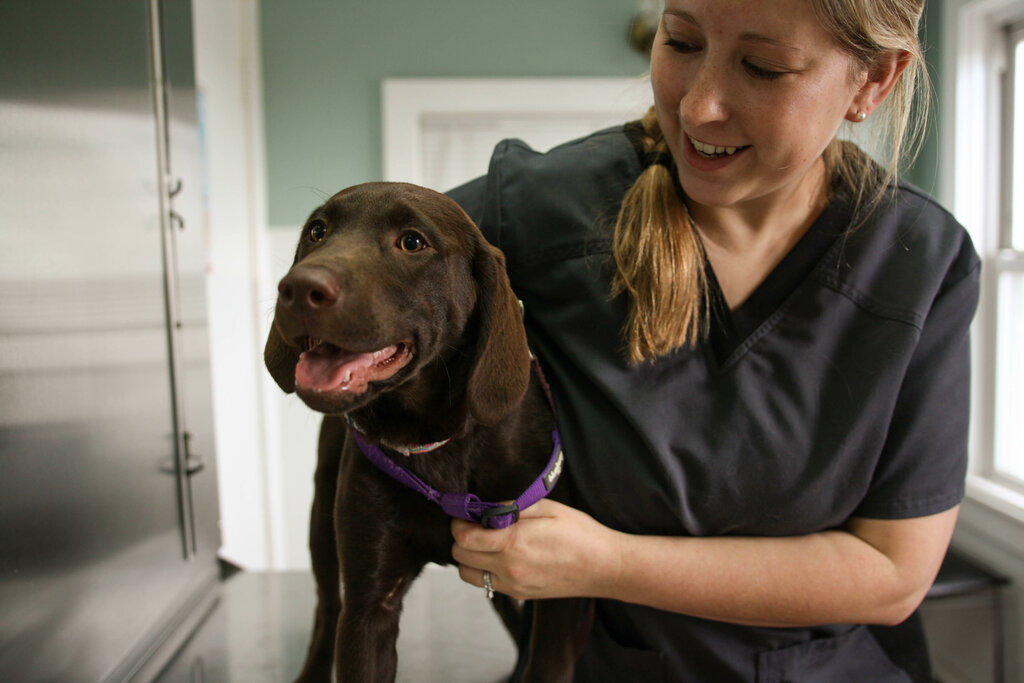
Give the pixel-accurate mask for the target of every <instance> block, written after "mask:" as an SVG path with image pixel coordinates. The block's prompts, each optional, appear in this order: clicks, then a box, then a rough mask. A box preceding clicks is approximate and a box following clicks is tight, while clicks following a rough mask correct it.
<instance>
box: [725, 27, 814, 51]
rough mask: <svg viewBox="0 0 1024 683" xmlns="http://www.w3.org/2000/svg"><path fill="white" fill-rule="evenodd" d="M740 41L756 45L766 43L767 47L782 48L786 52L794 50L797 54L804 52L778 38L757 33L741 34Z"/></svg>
mask: <svg viewBox="0 0 1024 683" xmlns="http://www.w3.org/2000/svg"><path fill="white" fill-rule="evenodd" d="M740 40H745V41H749V42H755V43H765V44H767V45H771V46H772V47H781V48H784V49H786V50H794V51H795V52H803V50H801V49H800V48H798V47H797V46H796V45H790V44H789V43H784V42H782V41H781V40H778V39H777V38H772V37H770V36H766V35H763V34H761V33H755V32H747V33H741V34H740Z"/></svg>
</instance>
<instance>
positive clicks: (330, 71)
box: [260, 0, 647, 225]
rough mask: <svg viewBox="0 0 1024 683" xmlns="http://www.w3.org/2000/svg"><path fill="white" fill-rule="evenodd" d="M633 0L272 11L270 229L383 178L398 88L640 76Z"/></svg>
mask: <svg viewBox="0 0 1024 683" xmlns="http://www.w3.org/2000/svg"><path fill="white" fill-rule="evenodd" d="M635 8H636V3H635V2H634V1H633V0H335V1H333V2H332V1H329V0H261V2H260V12H261V17H260V21H261V39H262V42H263V45H262V49H263V78H264V102H265V109H264V117H265V122H264V123H265V129H266V141H267V149H266V151H267V183H268V213H269V215H268V221H269V224H270V225H294V224H297V223H300V222H302V221H303V220H305V218H306V215H307V214H308V213H309V211H310V210H311V209H312V208H313V207H314V206H315V205H316V204H318V203H319V202H320V201H322V199H323V197H324V196H325V195H329V194H332V193H333V192H335V191H337V190H339V189H341V188H343V187H347V186H348V185H353V184H355V183H359V182H365V181H368V180H379V179H380V177H381V172H382V171H381V158H380V155H381V124H380V117H381V112H380V83H381V80H382V79H384V78H388V77H502V76H636V75H639V74H643V73H646V71H647V60H646V59H645V58H644V57H643V56H642V55H640V54H638V53H636V52H634V51H633V50H631V49H630V47H629V45H628V43H627V40H626V34H627V28H628V25H629V20H630V18H631V17H632V15H633V12H634V10H635Z"/></svg>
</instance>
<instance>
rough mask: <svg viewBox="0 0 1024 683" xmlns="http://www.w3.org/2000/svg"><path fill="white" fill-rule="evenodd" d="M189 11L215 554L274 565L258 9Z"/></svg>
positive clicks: (232, 6) (244, 563) (238, 4)
mask: <svg viewBox="0 0 1024 683" xmlns="http://www.w3.org/2000/svg"><path fill="white" fill-rule="evenodd" d="M193 12H194V13H193V24H194V29H195V43H194V45H195V63H196V81H197V90H198V92H199V94H200V95H201V98H202V103H203V104H202V108H201V115H202V117H203V125H204V128H205V135H204V157H205V159H204V161H205V164H204V166H205V175H206V177H205V180H206V186H207V187H206V191H205V192H204V199H205V200H206V201H205V206H204V219H205V221H206V229H207V232H208V236H209V244H208V249H209V265H210V274H209V277H208V278H207V298H208V308H209V319H210V355H211V363H212V372H213V399H214V420H215V428H216V450H217V453H216V460H217V470H218V490H219V499H220V511H221V514H220V522H221V537H222V538H221V540H222V544H221V548H220V556H221V557H223V558H224V559H226V560H228V561H230V562H233V563H235V564H238V565H240V566H241V567H243V568H245V569H268V568H276V567H280V566H282V557H281V552H280V548H281V547H282V545H283V543H282V541H281V537H282V535H283V533H284V532H283V529H282V528H281V525H280V524H279V523H278V520H279V519H280V517H281V513H280V509H279V508H280V505H279V503H278V500H279V498H280V496H278V495H277V483H276V482H277V481H278V480H279V477H278V476H277V475H276V473H275V471H274V460H273V459H271V458H269V457H268V449H267V446H268V439H267V433H268V431H269V432H273V430H274V425H275V424H276V414H275V413H273V412H272V411H268V410H267V408H266V405H265V403H266V401H265V395H266V390H265V389H264V383H265V381H266V380H265V379H263V378H264V377H265V376H266V373H265V371H264V370H263V367H262V353H261V350H262V335H263V334H264V330H263V328H264V327H265V325H264V321H263V320H262V314H263V310H262V307H261V305H260V303H259V294H258V283H259V281H260V275H261V272H263V271H264V270H265V269H264V267H263V266H262V263H263V262H264V261H265V260H266V257H265V256H264V254H265V252H266V244H265V243H266V239H265V233H266V225H265V223H266V219H265V216H266V215H267V197H266V161H265V152H264V130H263V90H262V82H263V78H262V71H261V68H260V65H261V63H262V60H261V48H260V40H259V35H260V31H259V9H258V7H257V6H256V5H255V4H253V3H251V2H248V1H247V0H230V1H227V2H218V3H196V4H195V6H194V8H193ZM275 388H276V387H275Z"/></svg>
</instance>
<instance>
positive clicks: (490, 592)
mask: <svg viewBox="0 0 1024 683" xmlns="http://www.w3.org/2000/svg"><path fill="white" fill-rule="evenodd" d="M484 590H485V591H487V599H488V600H493V599H494V586H493V585H491V573H490V572H484Z"/></svg>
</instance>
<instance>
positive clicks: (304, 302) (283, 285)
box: [277, 268, 341, 311]
mask: <svg viewBox="0 0 1024 683" xmlns="http://www.w3.org/2000/svg"><path fill="white" fill-rule="evenodd" d="M277 295H278V301H280V302H281V303H282V304H284V305H285V306H287V307H289V308H294V307H301V308H306V309H308V310H311V311H317V310H321V309H326V308H330V307H331V306H333V305H334V304H335V303H337V302H338V299H340V298H341V285H340V284H339V283H338V280H337V278H335V277H334V276H333V275H331V274H330V273H329V272H327V271H326V270H322V269H319V268H317V269H313V268H305V269H296V268H293V269H292V270H291V272H289V273H288V274H287V275H285V276H284V278H282V280H281V282H280V284H278V285H277Z"/></svg>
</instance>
